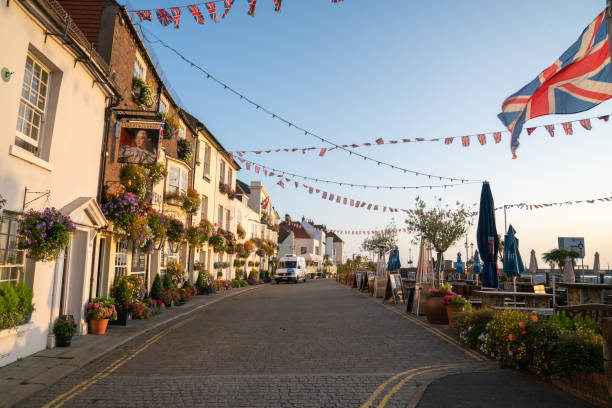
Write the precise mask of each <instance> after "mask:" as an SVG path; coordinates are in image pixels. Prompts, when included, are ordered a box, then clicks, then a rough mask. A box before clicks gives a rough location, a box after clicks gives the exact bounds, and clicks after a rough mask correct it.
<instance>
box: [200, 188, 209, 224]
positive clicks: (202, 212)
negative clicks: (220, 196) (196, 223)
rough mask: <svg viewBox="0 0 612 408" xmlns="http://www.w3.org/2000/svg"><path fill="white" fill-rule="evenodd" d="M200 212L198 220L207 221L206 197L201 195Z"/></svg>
mask: <svg viewBox="0 0 612 408" xmlns="http://www.w3.org/2000/svg"><path fill="white" fill-rule="evenodd" d="M201 202H202V204H201V205H202V207H201V208H202V210H201V212H200V219H201V220H206V219H208V197H206V196H205V195H204V194H202V200H201Z"/></svg>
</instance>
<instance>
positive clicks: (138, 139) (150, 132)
mask: <svg viewBox="0 0 612 408" xmlns="http://www.w3.org/2000/svg"><path fill="white" fill-rule="evenodd" d="M160 127H161V122H159V123H155V122H153V123H147V124H140V123H138V124H136V123H129V122H128V123H124V124H122V126H121V131H120V139H119V155H118V160H117V161H118V162H119V163H133V164H155V163H157V150H158V147H159V140H160V138H159V129H160Z"/></svg>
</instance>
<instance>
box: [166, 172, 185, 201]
mask: <svg viewBox="0 0 612 408" xmlns="http://www.w3.org/2000/svg"><path fill="white" fill-rule="evenodd" d="M186 192H187V172H186V171H185V170H184V169H182V168H180V167H177V166H172V165H170V166H168V193H172V194H174V193H179V194H184V193H186Z"/></svg>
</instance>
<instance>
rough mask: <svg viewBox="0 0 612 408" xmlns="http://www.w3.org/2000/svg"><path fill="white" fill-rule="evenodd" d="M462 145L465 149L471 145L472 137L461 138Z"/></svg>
mask: <svg viewBox="0 0 612 408" xmlns="http://www.w3.org/2000/svg"><path fill="white" fill-rule="evenodd" d="M461 144H462V145H463V147H468V146H469V145H470V137H469V136H461Z"/></svg>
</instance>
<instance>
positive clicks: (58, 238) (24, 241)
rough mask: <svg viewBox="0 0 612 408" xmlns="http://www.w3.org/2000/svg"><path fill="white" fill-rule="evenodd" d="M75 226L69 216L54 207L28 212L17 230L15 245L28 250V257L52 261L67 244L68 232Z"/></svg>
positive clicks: (38, 260) (74, 229)
mask: <svg viewBox="0 0 612 408" xmlns="http://www.w3.org/2000/svg"><path fill="white" fill-rule="evenodd" d="M74 231H76V227H75V226H74V224H73V223H72V221H71V220H70V217H68V216H65V215H62V214H61V213H60V212H59V211H57V210H56V209H55V208H45V210H44V211H43V212H38V211H30V212H28V213H27V214H26V215H25V216H24V217H23V219H22V220H21V222H20V224H19V228H18V230H17V247H18V248H19V249H24V250H27V251H28V255H27V256H28V258H30V259H32V260H34V261H36V262H40V261H52V260H55V259H57V258H58V257H59V255H60V253H61V252H62V251H63V250H64V248H66V245H68V241H69V240H70V233H71V232H74Z"/></svg>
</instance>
